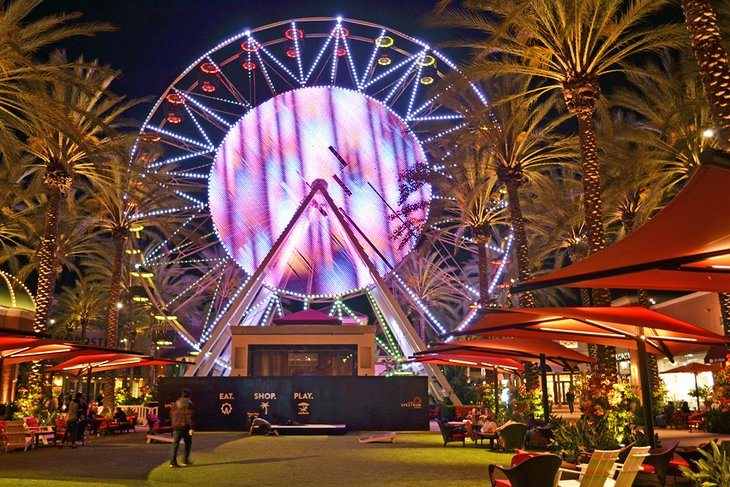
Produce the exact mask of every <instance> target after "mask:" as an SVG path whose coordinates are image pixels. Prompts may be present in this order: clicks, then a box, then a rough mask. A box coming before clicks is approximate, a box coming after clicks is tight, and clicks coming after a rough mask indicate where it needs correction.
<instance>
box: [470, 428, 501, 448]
mask: <svg viewBox="0 0 730 487" xmlns="http://www.w3.org/2000/svg"><path fill="white" fill-rule="evenodd" d="M476 435H477V440H479V441H480V442H481V444H482V445H484V440H485V439H486V440H489V448H494V440H496V439H497V438H499V435H498V434H497V433H496V432H495V433H482V432H477V433H476Z"/></svg>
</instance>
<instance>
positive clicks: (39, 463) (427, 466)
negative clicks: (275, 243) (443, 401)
mask: <svg viewBox="0 0 730 487" xmlns="http://www.w3.org/2000/svg"><path fill="white" fill-rule="evenodd" d="M366 434H367V433H362V435H366ZM122 436H123V435H122ZM359 436H360V434H355V433H353V434H348V435H346V436H279V437H276V436H269V437H262V436H253V437H252V436H248V435H244V434H241V436H240V437H236V436H231V438H233V440H232V441H226V440H228V438H224V437H221V436H218V437H216V435H215V434H214V433H196V435H195V438H194V440H193V454H192V460H193V462H194V465H193V466H191V467H188V468H178V469H171V468H169V467H168V466H167V461H165V459H166V458H167V454H168V452H169V445H167V444H153V445H145V444H143V443H141V441H143V440H142V438H141V437H140V438H139V439H136V438H135V439H132V440H129V441H128V442H126V443H125V444H117V443H114V444H110V443H105V444H102V443H92V445H91V446H89V447H88V448H89V449H86V448H84V449H81V450H76V451H73V452H71V450H68V449H64V450H57V449H53V450H43V451H42V452H27V453H26V454H23V452H20V453H15V454H7V455H2V454H0V485H2V486H5V485H8V486H13V487H15V486H18V487H36V486H54V487H67V486H69V487H70V486H74V485H90V486H91V485H94V486H97V485H98V486H119V485H135V486H142V485H149V486H168V485H169V486H173V485H179V484H181V483H182V484H185V485H197V486H199V487H223V486H238V485H242V486H269V485H270V486H373V485H387V486H393V487H396V486H420V485H425V486H429V485H433V486H440V487H441V486H448V485H459V486H485V485H488V482H489V481H488V474H487V465H489V464H490V463H502V464H508V463H509V460H510V458H511V455H510V454H504V453H495V452H492V451H491V450H489V449H487V448H475V447H474V445H473V444H472V443H471V442H469V441H467V446H465V447H462V446H461V444H458V443H450V444H449V446H447V447H443V443H442V441H441V435H440V434H438V433H433V432H432V433H427V432H410V433H398V437H397V440H396V443H395V444H391V443H371V444H363V445H361V444H360V443H358V441H357V440H358V437H359ZM115 441H117V440H116V439H115ZM196 446H197V447H196ZM102 448H104V449H102ZM34 453H39V454H42V455H43V457H41V456H37V457H36V458H35V461H34V462H33V463H32V464H30V465H29V466H28V467H24V466H18V468H16V469H15V470H14V471H13V469H9V470H6V472H5V474H4V473H3V466H2V463H3V462H4V461H11V462H13V461H15V462H18V461H20V460H21V459H22V460H26V459H29V460H32V457H28V456H26V455H33V454H34ZM79 454H81V455H89V457H88V458H87V459H86V460H85V457H83V456H80V455H79ZM11 455H16V456H11ZM21 455H22V456H21ZM134 455H137V460H136V463H137V467H138V468H137V473H136V478H135V476H133V475H131V474H130V475H129V476H128V477H126V478H125V471H126V470H125V467H124V465H125V462H127V463H128V462H135V460H134ZM143 459H144V460H145V461H144V462H143ZM76 461H78V462H79V463H80V464H81V465H75V466H71V465H69V462H76ZM85 461H86V462H90V463H91V465H83V463H85ZM107 462H108V463H107ZM160 462H161V463H160ZM143 463H144V464H146V465H149V467H148V468H149V474H148V475H147V479H146V480H144V478H145V472H147V471H148V470H145V469H144V468H142V469H140V468H139V467H143V465H142V464H143ZM34 467H37V468H34ZM69 467H70V468H71V470H70V469H69ZM89 468H91V469H93V471H94V473H95V475H94V476H93V477H95V478H91V477H90V476H88V475H84V473H85V469H89ZM104 469H107V470H106V472H108V473H106V474H105V470H104ZM86 472H88V470H86ZM77 475H78V476H77ZM51 479H52V480H51ZM62 479H63V480H62Z"/></svg>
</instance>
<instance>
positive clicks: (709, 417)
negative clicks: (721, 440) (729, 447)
mask: <svg viewBox="0 0 730 487" xmlns="http://www.w3.org/2000/svg"><path fill="white" fill-rule="evenodd" d="M704 419H705V430H707V432H708V433H730V411H723V410H722V409H711V410H709V411H707V413H705V418H704Z"/></svg>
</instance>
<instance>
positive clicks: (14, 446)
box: [3, 421, 33, 452]
mask: <svg viewBox="0 0 730 487" xmlns="http://www.w3.org/2000/svg"><path fill="white" fill-rule="evenodd" d="M3 430H4V435H5V451H6V452H9V451H10V450H28V448H30V446H32V442H33V440H32V437H27V438H26V436H25V426H23V422H22V421H7V422H6V423H5V427H4V428H3Z"/></svg>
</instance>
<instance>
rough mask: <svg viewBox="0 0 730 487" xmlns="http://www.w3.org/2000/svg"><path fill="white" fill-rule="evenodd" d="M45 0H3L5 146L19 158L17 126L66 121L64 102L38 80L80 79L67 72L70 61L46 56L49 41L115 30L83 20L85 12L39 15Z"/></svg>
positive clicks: (0, 67) (0, 96) (0, 60)
mask: <svg viewBox="0 0 730 487" xmlns="http://www.w3.org/2000/svg"><path fill="white" fill-rule="evenodd" d="M40 3H41V0H14V1H9V2H2V4H0V37H1V38H2V39H3V44H2V48H0V86H2V89H0V120H1V121H2V123H1V124H0V152H2V153H3V154H5V155H6V156H9V157H11V159H15V158H16V157H17V156H18V153H19V151H18V147H19V144H18V143H17V138H16V133H15V131H20V132H21V133H25V131H26V129H28V128H30V127H32V126H33V125H34V124H36V123H38V122H39V121H43V122H44V123H48V124H54V120H56V122H55V123H57V124H58V123H61V122H60V119H61V118H62V117H61V114H62V112H63V107H61V106H59V105H58V104H56V103H55V101H54V100H53V99H50V98H48V97H47V96H46V95H47V94H46V92H44V91H38V90H36V89H34V88H33V85H35V84H37V83H51V82H58V83H61V82H64V81H62V80H65V82H67V83H75V80H73V79H72V78H70V77H69V76H67V73H66V72H65V70H66V69H67V68H68V64H64V65H59V64H57V63H53V62H51V63H48V62H44V61H42V60H40V59H39V58H38V55H39V54H41V53H43V52H44V51H46V50H47V49H48V48H49V47H52V46H53V45H56V44H58V43H59V42H61V41H64V40H67V39H69V38H72V37H75V36H80V35H82V36H92V35H94V34H96V33H98V32H102V31H109V30H111V26H110V25H109V24H105V23H98V22H94V23H80V22H77V19H78V18H79V17H80V14H79V13H69V14H65V13H64V14H54V15H48V16H44V17H37V18H33V11H34V10H35V9H36V7H37V6H38V5H39V4H40Z"/></svg>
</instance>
